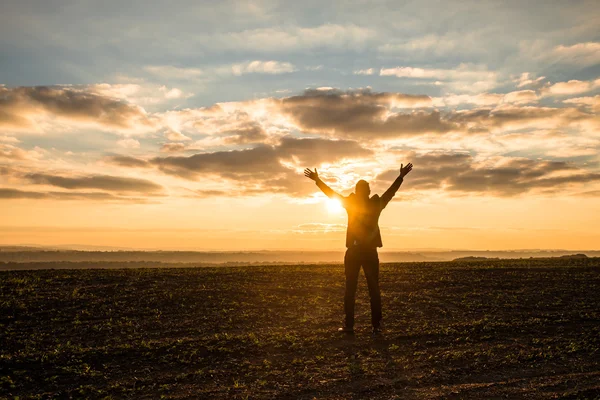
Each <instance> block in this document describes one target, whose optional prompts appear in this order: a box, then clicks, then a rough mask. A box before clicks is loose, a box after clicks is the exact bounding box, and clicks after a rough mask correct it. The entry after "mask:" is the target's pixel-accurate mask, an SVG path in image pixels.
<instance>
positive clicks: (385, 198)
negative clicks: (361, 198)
mask: <svg viewBox="0 0 600 400" xmlns="http://www.w3.org/2000/svg"><path fill="white" fill-rule="evenodd" d="M412 167H413V165H412V163H408V164H406V167H404V166H403V164H400V175H398V177H397V178H396V180H395V181H394V183H392V186H390V188H389V189H388V190H386V191H385V193H384V194H383V195H381V209H382V210H383V209H384V208H385V206H387V204H388V203H389V202H390V201H391V200H392V197H394V195H395V194H396V192H397V191H398V189H400V185H402V182H403V181H404V177H405V176H406V175H407V174H408V173H409V172H410V171H412Z"/></svg>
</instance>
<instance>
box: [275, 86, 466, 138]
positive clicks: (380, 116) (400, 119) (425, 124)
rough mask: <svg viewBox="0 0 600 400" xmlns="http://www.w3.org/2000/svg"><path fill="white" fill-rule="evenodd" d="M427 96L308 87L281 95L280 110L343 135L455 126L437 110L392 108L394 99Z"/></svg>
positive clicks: (305, 126)
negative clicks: (399, 109)
mask: <svg viewBox="0 0 600 400" xmlns="http://www.w3.org/2000/svg"><path fill="white" fill-rule="evenodd" d="M425 99H429V97H427V96H410V95H403V94H396V93H373V92H370V91H354V92H353V91H351V92H339V91H307V92H305V93H304V94H303V95H301V96H293V97H288V98H285V99H282V100H281V102H280V108H281V111H282V112H283V113H284V114H286V115H288V116H289V117H290V118H291V119H292V120H293V121H294V122H295V123H296V124H297V125H298V127H299V128H300V129H302V130H304V131H309V132H323V133H328V134H332V135H336V136H338V137H344V138H363V139H377V138H388V137H401V136H411V135H416V134H424V133H445V132H449V131H451V130H453V129H455V128H456V126H455V125H454V124H453V123H451V122H449V121H445V120H444V119H443V118H442V115H441V114H440V113H439V112H438V111H415V112H411V113H399V112H391V107H392V106H393V105H394V103H407V104H408V105H409V104H410V103H411V102H412V103H414V104H419V103H422V102H424V100H425Z"/></svg>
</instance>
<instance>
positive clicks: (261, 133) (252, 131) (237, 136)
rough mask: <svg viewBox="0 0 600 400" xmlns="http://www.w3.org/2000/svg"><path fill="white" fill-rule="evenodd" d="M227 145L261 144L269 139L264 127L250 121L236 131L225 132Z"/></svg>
mask: <svg viewBox="0 0 600 400" xmlns="http://www.w3.org/2000/svg"><path fill="white" fill-rule="evenodd" d="M223 135H224V136H225V143H227V144H248V143H260V142H263V141H265V140H266V139H267V138H268V135H267V133H266V132H265V130H264V129H263V127H262V126H261V125H260V124H258V123H257V122H254V121H249V122H248V123H246V124H245V125H241V126H239V127H237V128H236V129H233V130H229V131H225V132H223Z"/></svg>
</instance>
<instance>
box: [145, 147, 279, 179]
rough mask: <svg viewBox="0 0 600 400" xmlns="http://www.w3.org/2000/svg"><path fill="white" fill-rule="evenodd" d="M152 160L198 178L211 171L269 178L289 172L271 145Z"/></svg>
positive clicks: (164, 169)
mask: <svg viewBox="0 0 600 400" xmlns="http://www.w3.org/2000/svg"><path fill="white" fill-rule="evenodd" d="M149 162H150V163H151V164H152V165H154V166H156V167H158V169H159V170H161V171H162V172H164V173H166V174H169V175H175V176H179V177H182V178H185V179H196V178H198V177H199V176H200V175H201V174H210V175H219V176H222V177H224V178H228V179H236V180H239V179H244V178H246V177H248V176H250V177H268V176H270V175H272V174H276V173H279V172H284V171H285V168H284V167H283V166H282V165H281V164H280V163H279V158H278V157H277V153H276V152H275V150H274V149H273V148H272V147H270V146H259V147H255V148H253V149H248V150H233V151H218V152H215V153H200V154H194V155H192V156H180V157H176V156H171V157H156V158H153V159H151V160H149Z"/></svg>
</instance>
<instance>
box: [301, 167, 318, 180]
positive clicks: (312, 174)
mask: <svg viewBox="0 0 600 400" xmlns="http://www.w3.org/2000/svg"><path fill="white" fill-rule="evenodd" d="M304 176H305V177H307V178H310V179H312V180H313V181H315V182H316V181H317V179H319V173H318V172H317V169H316V168H315V171H314V172H313V171H311V170H310V169H308V168H306V169H305V170H304Z"/></svg>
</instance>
